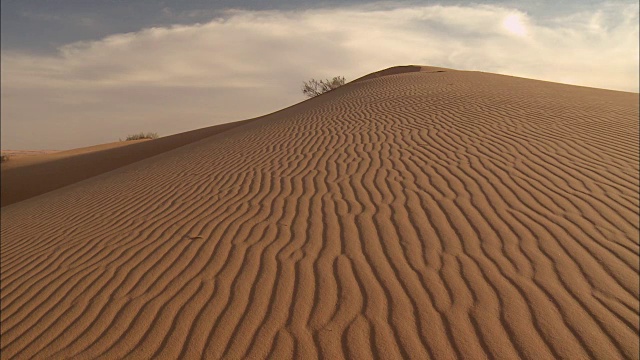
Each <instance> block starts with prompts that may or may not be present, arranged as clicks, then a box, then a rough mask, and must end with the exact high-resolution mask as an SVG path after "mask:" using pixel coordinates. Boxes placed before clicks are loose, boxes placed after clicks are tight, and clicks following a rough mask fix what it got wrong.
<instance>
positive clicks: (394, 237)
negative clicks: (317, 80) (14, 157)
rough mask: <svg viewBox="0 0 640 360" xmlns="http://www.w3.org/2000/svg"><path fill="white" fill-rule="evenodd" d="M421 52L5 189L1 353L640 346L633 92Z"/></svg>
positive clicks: (244, 355)
mask: <svg viewBox="0 0 640 360" xmlns="http://www.w3.org/2000/svg"><path fill="white" fill-rule="evenodd" d="M406 70H415V68H408V69H406ZM420 70H424V71H399V70H398V69H395V70H394V69H392V70H389V71H387V72H386V73H378V74H377V75H375V76H371V77H369V78H361V79H360V81H356V82H352V83H350V84H348V85H345V86H343V87H341V88H338V89H336V90H334V91H332V92H330V93H327V94H324V95H322V96H319V97H317V98H314V99H311V100H309V101H306V102H303V103H301V104H298V105H296V106H293V107H291V108H289V109H287V110H286V111H282V112H278V113H274V114H272V115H269V116H265V117H263V118H260V119H259V121H253V122H250V123H245V124H242V125H240V126H236V127H234V128H232V129H229V130H227V131H224V132H221V133H218V134H212V136H208V137H203V138H201V139H199V140H198V141H193V142H191V143H189V144H185V145H183V146H181V147H178V148H175V149H172V150H166V151H162V152H158V153H156V154H157V156H152V157H146V158H145V159H143V160H141V161H138V162H135V163H132V164H129V165H126V166H121V167H119V168H117V169H115V168H114V169H115V170H113V171H108V172H103V173H102V174H101V175H99V176H95V177H92V178H85V179H86V180H84V181H80V182H77V183H74V184H71V185H69V186H66V187H63V188H59V189H57V190H54V191H50V192H47V193H44V194H41V195H39V196H36V197H32V198H30V199H27V200H23V201H20V202H16V203H14V204H12V205H8V206H4V207H3V208H2V217H1V219H2V233H1V235H2V254H1V260H2V264H1V266H2V268H1V280H2V282H1V289H2V292H1V299H2V302H1V307H2V313H1V319H2V327H1V332H2V337H1V350H2V358H3V359H5V358H6V359H14V358H15V359H69V358H77V359H89V358H103V359H117V358H130V359H150V358H166V359H177V358H184V359H198V358H210V359H218V358H225V359H262V358H272V359H287V358H297V359H316V358H324V359H341V358H351V359H371V358H374V359H400V358H410V359H429V358H431V359H454V358H463V359H485V358H486V359H517V358H523V359H552V358H565V359H587V358H598V359H621V358H627V359H633V358H637V357H638V351H639V345H638V333H639V325H638V323H639V317H638V312H639V310H640V309H639V302H638V296H639V277H638V271H639V260H638V259H639V258H638V254H639V249H640V245H639V239H638V231H639V230H638V209H639V198H638V192H637V191H638V186H639V176H638V171H639V162H638V150H639V146H638V135H639V132H638V94H631V93H624V92H615V91H607V90H599V89H591V88H584V87H576V86H569V85H561V84H555V83H549V82H542V81H535V80H528V79H522V78H515V77H509V76H501V75H495V74H487V73H479V72H463V71H454V70H449V69H439V70H437V71H434V70H433V69H432V68H424V69H420ZM148 143H149V144H151V143H152V142H148ZM145 144H146V143H145ZM147 146H150V145H147ZM3 177H4V175H3ZM4 180H5V179H4V178H3V183H4ZM3 186H4V184H3ZM4 196H5V194H4V190H3V197H4ZM3 201H4V199H3Z"/></svg>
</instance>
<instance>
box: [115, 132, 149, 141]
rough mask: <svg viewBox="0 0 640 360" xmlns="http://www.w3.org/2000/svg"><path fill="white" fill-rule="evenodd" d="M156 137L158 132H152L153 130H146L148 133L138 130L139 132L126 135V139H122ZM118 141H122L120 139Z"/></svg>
mask: <svg viewBox="0 0 640 360" xmlns="http://www.w3.org/2000/svg"><path fill="white" fill-rule="evenodd" d="M157 138H158V133H154V132H148V133H144V132H140V133H138V134H132V135H127V138H126V139H124V141H132V140H143V139H157ZM120 141H122V139H120Z"/></svg>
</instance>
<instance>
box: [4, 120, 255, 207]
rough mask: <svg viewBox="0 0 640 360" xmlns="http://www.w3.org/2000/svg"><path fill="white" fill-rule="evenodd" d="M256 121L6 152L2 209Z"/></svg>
mask: <svg viewBox="0 0 640 360" xmlns="http://www.w3.org/2000/svg"><path fill="white" fill-rule="evenodd" d="M253 120H255V119H249V120H245V121H238V122H234V123H228V124H222V125H215V126H210V127H207V128H203V129H198V130H193V131H188V132H184V133H180V134H176V135H170V136H166V137H162V138H159V139H154V140H148V139H143V140H133V141H118V142H113V143H108V144H101V145H95V146H89V147H84V148H79V149H73V150H66V151H46V150H45V151H3V152H2V153H3V154H4V153H6V154H7V155H9V156H10V160H9V161H7V162H3V163H2V171H1V173H0V174H1V179H0V199H1V206H5V205H9V204H13V203H16V202H18V201H22V200H25V199H28V198H31V197H34V196H37V195H40V194H44V193H46V192H49V191H51V190H55V189H59V188H61V187H64V186H67V185H70V184H73V183H76V182H78V181H81V180H85V179H88V178H90V177H94V176H96V175H99V174H102V173H105V172H108V171H111V170H113V169H117V168H119V167H122V166H125V165H129V164H131V163H134V162H136V161H140V160H142V159H146V158H148V157H152V156H156V155H158V154H161V153H163V152H165V151H168V150H173V149H175V148H178V147H180V146H183V145H186V144H190V143H192V142H194V141H197V140H200V139H203V138H206V137H209V136H212V135H214V134H219V133H221V132H224V131H226V130H229V129H232V128H234V127H236V126H239V125H241V124H244V123H245V122H250V121H253Z"/></svg>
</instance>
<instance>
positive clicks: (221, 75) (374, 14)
mask: <svg viewBox="0 0 640 360" xmlns="http://www.w3.org/2000/svg"><path fill="white" fill-rule="evenodd" d="M404 64H423V65H433V66H443V67H450V68H455V69H461V70H481V71H489V72H497V73H503V74H510V75H516V76H523V77H531V78H537V79H544V80H551V81H560V82H567V81H568V82H571V83H574V84H579V85H586V86H594V87H603V88H611V89H619V90H627V91H638V5H637V4H633V5H607V4H604V5H602V6H601V7H600V8H599V9H597V10H595V11H591V12H583V13H576V14H572V15H571V16H565V17H563V18H558V19H552V20H551V21H545V22H544V24H543V23H540V22H537V21H536V19H535V18H532V17H531V16H530V15H528V14H527V13H525V12H522V11H519V10H518V9H512V8H505V7H498V6H467V7H461V6H410V7H406V6H405V7H390V6H381V5H368V6H359V7H344V8H338V9H314V10H305V11H239V10H234V11H227V12H225V13H223V16H222V17H219V18H216V19H213V20H212V21H210V22H208V23H205V24H195V25H180V26H173V27H165V28H150V29H143V30H141V31H139V32H135V33H128V34H114V35H111V36H108V37H106V38H104V39H100V40H96V41H90V42H80V43H73V44H68V45H66V46H63V47H61V48H60V49H59V52H58V53H57V54H54V55H51V56H41V55H29V54H23V53H17V52H11V51H4V52H3V54H2V119H3V121H2V130H3V131H2V146H3V148H18V147H20V148H66V147H77V146H84V145H91V144H95V143H99V142H109V141H113V140H115V139H117V138H118V137H119V136H124V135H126V133H128V132H133V131H139V130H144V131H158V132H160V133H162V134H170V133H175V132H179V131H185V130H189V129H193V128H198V127H203V126H207V125H213V124H217V123H222V122H228V121H233V120H240V119H243V118H247V117H251V116H257V115H261V114H263V113H266V112H270V111H273V110H277V109H279V108H282V107H284V106H287V105H290V104H292V103H294V102H296V101H299V100H302V96H301V94H300V91H299V87H300V84H301V82H302V80H306V79H308V78H310V77H330V76H334V75H344V76H346V77H347V78H348V79H354V78H356V77H359V76H362V75H365V74H366V73H369V72H372V71H376V70H380V69H382V68H385V67H389V66H393V65H404ZM42 139H47V140H42Z"/></svg>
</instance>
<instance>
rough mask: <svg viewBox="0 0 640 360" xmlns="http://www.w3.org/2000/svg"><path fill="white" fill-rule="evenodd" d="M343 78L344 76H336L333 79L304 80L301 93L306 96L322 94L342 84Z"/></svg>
mask: <svg viewBox="0 0 640 360" xmlns="http://www.w3.org/2000/svg"><path fill="white" fill-rule="evenodd" d="M344 83H345V78H344V76H336V77H334V78H333V79H331V80H329V79H326V80H316V79H311V80H309V81H305V82H303V84H302V93H303V94H304V95H305V96H306V97H310V98H312V97H315V96H318V95H320V94H324V93H326V92H327V91H331V90H333V89H335V88H337V87H340V86H342V85H344Z"/></svg>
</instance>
